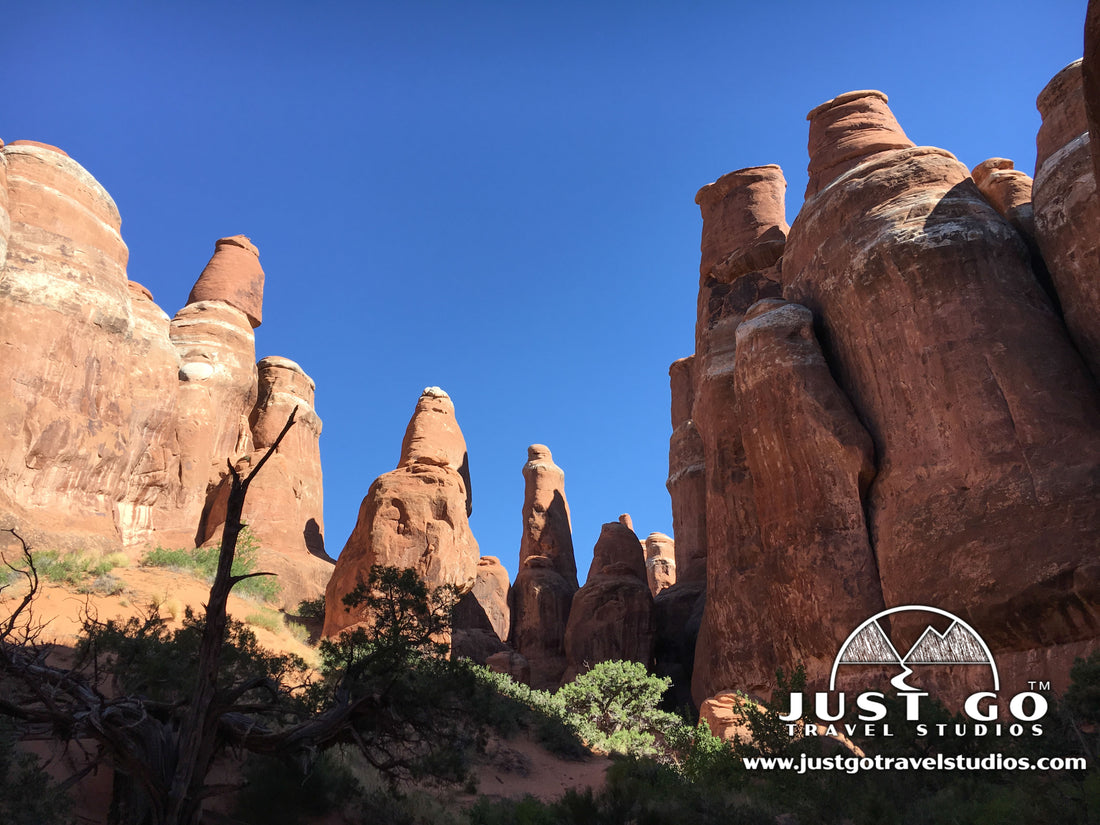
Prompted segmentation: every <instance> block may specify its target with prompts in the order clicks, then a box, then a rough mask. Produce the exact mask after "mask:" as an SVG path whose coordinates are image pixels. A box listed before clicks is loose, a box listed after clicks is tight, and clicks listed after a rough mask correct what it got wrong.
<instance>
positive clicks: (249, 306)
mask: <svg viewBox="0 0 1100 825" xmlns="http://www.w3.org/2000/svg"><path fill="white" fill-rule="evenodd" d="M200 301H225V303H227V304H229V305H230V306H231V307H234V308H235V309H239V310H240V311H241V312H243V313H244V314H245V315H246V316H247V317H248V322H249V324H251V326H252V328H253V329H255V328H256V327H258V326H259V325H260V322H261V321H262V320H263V302H264V271H263V269H262V268H261V267H260V250H258V249H257V248H256V247H255V246H254V245H253V243H252V241H250V240H249V239H248V238H246V237H245V236H244V235H233V236H232V237H229V238H221V239H219V240H218V241H217V243H215V244H214V255H213V257H211V258H210V260H209V261H208V262H207V264H206V267H205V268H204V269H203V271H202V274H201V275H200V276H199V279H198V280H197V281H196V282H195V286H194V287H193V288H192V289H191V294H190V295H189V296H187V303H189V304H197V303H199V302H200Z"/></svg>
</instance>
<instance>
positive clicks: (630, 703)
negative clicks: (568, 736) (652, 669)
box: [555, 661, 683, 756]
mask: <svg viewBox="0 0 1100 825" xmlns="http://www.w3.org/2000/svg"><path fill="white" fill-rule="evenodd" d="M671 684H672V680H671V679H668V678H665V677H661V676H654V675H652V674H650V673H649V671H647V670H646V667H645V665H643V664H641V663H640V662H627V661H610V662H600V663H599V664H598V665H596V666H595V667H593V668H592V669H591V670H589V671H587V672H586V673H582V674H581V675H579V676H578V677H577V678H576V679H574V680H573V681H572V682H570V683H569V684H567V685H562V687H561V688H560V689H559V690H558V692H557V694H555V695H556V697H557V699H558V701H560V702H561V703H562V707H563V708H564V712H565V716H566V719H568V720H569V721H571V722H572V723H573V724H574V725H575V726H576V728H577V730H578V731H579V732H580V734H581V735H582V736H583V737H584V738H585V739H586V740H587V741H588V743H589V745H591V746H592V747H594V748H596V749H598V750H602V751H607V752H609V753H623V754H634V755H638V756H641V755H647V756H657V755H660V754H662V753H664V747H663V745H664V741H663V740H664V739H665V738H666V737H667V736H668V734H669V732H670V731H674V730H676V729H677V728H678V726H680V725H682V724H683V722H682V720H681V719H680V718H679V717H678V716H676V715H675V714H671V713H668V712H667V711H663V710H659V709H658V707H657V705H658V704H659V703H660V701H661V698H662V697H663V696H664V693H665V691H666V690H668V687H669V685H671ZM659 740H660V741H659Z"/></svg>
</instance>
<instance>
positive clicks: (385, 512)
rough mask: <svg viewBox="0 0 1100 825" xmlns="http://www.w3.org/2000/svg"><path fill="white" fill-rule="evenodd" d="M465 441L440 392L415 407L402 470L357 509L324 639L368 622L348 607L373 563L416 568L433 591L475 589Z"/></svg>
mask: <svg viewBox="0 0 1100 825" xmlns="http://www.w3.org/2000/svg"><path fill="white" fill-rule="evenodd" d="M468 479H469V463H468V460H467V454H466V441H465V439H464V438H463V437H462V431H461V430H460V429H459V427H458V422H457V420H456V419H455V409H454V404H453V403H452V402H451V399H450V397H449V396H448V395H447V393H445V392H444V391H443V390H441V389H440V388H439V387H428V388H427V389H425V390H424V393H423V394H422V395H421V396H420V400H419V401H417V404H416V410H415V412H414V413H413V417H412V419H411V420H410V421H409V426H408V429H407V430H406V431H405V439H404V441H403V442H402V445H401V460H400V462H399V463H398V466H397V469H395V470H391V471H390V472H388V473H385V474H383V475H381V476H379V477H378V478H377V479H376V480H375V481H374V483H373V484H372V485H371V486H370V490H369V491H368V492H367V495H366V497H365V498H364V499H363V504H362V506H361V507H360V508H359V519H358V521H356V524H355V529H354V530H352V533H351V537H350V538H349V539H348V542H347V544H346V545H344V549H343V551H342V552H341V553H340V557H339V559H338V560H337V562H336V568H335V570H334V572H333V574H332V579H331V580H330V581H329V584H328V588H327V589H326V591H325V627H324V633H325V635H326V636H332V635H335V634H337V633H339V632H340V631H342V630H344V629H345V628H347V627H350V626H352V625H354V624H356V623H357V622H360V621H363V620H365V619H366V618H367V617H366V616H365V615H363V614H362V613H355V612H348V611H346V610H345V609H344V605H343V597H344V596H345V595H347V594H348V593H349V592H351V590H352V589H353V588H354V587H355V586H356V584H358V583H359V582H365V581H366V580H367V576H368V575H369V573H370V568H371V565H374V564H382V565H390V566H393V567H402V568H410V569H412V570H415V571H416V572H417V573H418V574H419V575H420V577H421V578H422V579H423V580H424V581H425V582H426V583H427V584H428V586H429V587H439V586H441V585H445V584H448V585H454V586H455V587H457V588H458V590H459V592H460V593H465V592H466V591H469V590H470V589H471V588H472V587H473V586H474V580H475V577H476V574H477V567H478V559H479V558H480V555H479V553H478V545H477V540H476V539H474V536H473V533H471V532H470V524H469V522H468V521H467V516H468V514H469V511H468V509H467V508H468V503H469V501H470V488H469V482H468Z"/></svg>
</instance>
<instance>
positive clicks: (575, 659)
mask: <svg viewBox="0 0 1100 825" xmlns="http://www.w3.org/2000/svg"><path fill="white" fill-rule="evenodd" d="M655 633H656V625H655V621H654V614H653V596H652V595H651V594H650V592H649V584H648V582H647V580H646V566H645V556H644V552H643V550H642V548H641V546H640V543H639V540H638V536H637V535H636V534H635V533H634V531H633V530H632V529H631V528H630V527H628V526H627V525H626V524H624V523H623V522H622V521H612V522H608V523H607V524H605V525H603V528H602V529H601V530H600V538H599V540H598V541H597V542H596V547H595V548H594V549H593V551H592V566H591V567H590V568H589V570H588V578H587V579H585V582H584V586H583V587H582V588H581V589H580V590H578V591H577V593H576V595H575V596H574V597H573V605H572V608H571V609H570V612H569V623H568V625H567V627H566V631H565V640H564V642H565V658H566V667H565V672H564V674H563V675H562V679H561V681H562V684H565V683H566V682H571V681H572V680H573V679H575V678H576V677H577V676H578V675H579V674H581V673H584V672H585V671H587V670H589V669H590V668H591V667H592V666H594V665H596V664H599V663H600V662H606V661H609V660H616V659H625V660H629V661H633V662H641V663H642V664H644V665H646V666H647V667H648V666H651V665H652V660H653V645H654V637H655Z"/></svg>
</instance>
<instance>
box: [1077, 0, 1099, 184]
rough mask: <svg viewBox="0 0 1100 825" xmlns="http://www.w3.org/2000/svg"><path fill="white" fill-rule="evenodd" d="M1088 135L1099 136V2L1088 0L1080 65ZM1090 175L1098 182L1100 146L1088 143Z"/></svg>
mask: <svg viewBox="0 0 1100 825" xmlns="http://www.w3.org/2000/svg"><path fill="white" fill-rule="evenodd" d="M1081 74H1082V76H1083V80H1084V88H1085V112H1086V114H1087V116H1088V122H1089V134H1090V135H1100V2H1097V0H1089V5H1088V11H1087V12H1086V14H1085V56H1084V58H1083V60H1082V63H1081ZM1089 147H1090V150H1091V151H1090V154H1091V155H1092V173H1093V176H1094V178H1095V179H1096V180H1100V144H1097V143H1092V142H1091V141H1090V143H1089Z"/></svg>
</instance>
